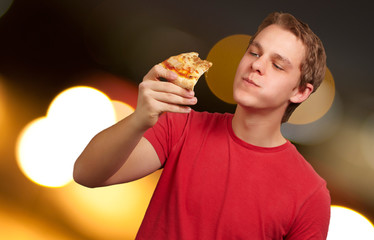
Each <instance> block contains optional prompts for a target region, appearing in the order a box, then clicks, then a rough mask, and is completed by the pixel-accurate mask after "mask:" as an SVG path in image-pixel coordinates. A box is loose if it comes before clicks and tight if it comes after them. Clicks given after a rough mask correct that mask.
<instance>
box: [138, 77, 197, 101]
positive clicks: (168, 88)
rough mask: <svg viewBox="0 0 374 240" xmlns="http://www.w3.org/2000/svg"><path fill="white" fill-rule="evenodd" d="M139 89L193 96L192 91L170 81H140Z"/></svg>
mask: <svg viewBox="0 0 374 240" xmlns="http://www.w3.org/2000/svg"><path fill="white" fill-rule="evenodd" d="M139 90H140V91H147V90H151V92H152V91H154V92H160V93H170V94H175V95H178V96H181V97H185V98H193V97H194V96H195V92H194V91H190V90H187V89H184V88H182V87H180V86H177V85H175V84H173V83H170V82H159V81H150V80H146V81H143V82H141V83H140V85H139Z"/></svg>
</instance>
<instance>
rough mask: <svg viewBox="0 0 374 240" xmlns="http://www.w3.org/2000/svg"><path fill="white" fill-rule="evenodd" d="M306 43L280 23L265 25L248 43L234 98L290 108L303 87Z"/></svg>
mask: <svg viewBox="0 0 374 240" xmlns="http://www.w3.org/2000/svg"><path fill="white" fill-rule="evenodd" d="M304 55H305V47H304V44H303V43H302V42H301V40H299V39H298V38H297V37H296V36H295V35H293V34H292V33H291V32H289V31H287V30H284V29H282V28H281V27H279V26H277V25H274V24H273V25H270V26H268V27H266V28H265V29H263V30H262V31H261V32H260V33H259V34H258V35H257V36H256V38H255V39H254V41H253V42H252V44H251V45H250V46H249V47H248V49H247V51H246V53H245V54H244V56H243V58H242V60H241V61H240V63H239V65H238V68H237V71H236V75H235V79H234V99H235V101H236V102H237V103H238V104H239V105H241V106H243V107H250V108H258V109H274V108H282V109H283V108H284V109H285V108H286V107H287V105H288V103H289V102H290V101H293V100H292V96H294V95H295V94H296V93H297V92H298V91H299V88H298V86H299V79H300V74H301V73H300V64H301V62H302V60H303V58H304Z"/></svg>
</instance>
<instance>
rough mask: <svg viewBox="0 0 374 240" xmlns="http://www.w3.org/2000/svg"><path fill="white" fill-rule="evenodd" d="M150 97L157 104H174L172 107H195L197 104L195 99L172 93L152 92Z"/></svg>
mask: <svg viewBox="0 0 374 240" xmlns="http://www.w3.org/2000/svg"><path fill="white" fill-rule="evenodd" d="M151 97H152V98H153V99H155V100H157V101H159V102H164V103H169V104H174V105H195V104H196V103H197V98H196V97H183V96H180V95H177V94H173V93H165V92H156V91H155V92H152V93H151Z"/></svg>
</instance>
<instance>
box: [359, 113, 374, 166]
mask: <svg viewBox="0 0 374 240" xmlns="http://www.w3.org/2000/svg"><path fill="white" fill-rule="evenodd" d="M359 140H360V148H361V151H362V154H363V156H364V159H365V160H366V162H367V163H368V165H369V166H371V167H372V168H374V113H373V114H371V115H370V116H369V117H368V118H367V119H365V120H364V123H363V124H362V127H361V129H360V131H359Z"/></svg>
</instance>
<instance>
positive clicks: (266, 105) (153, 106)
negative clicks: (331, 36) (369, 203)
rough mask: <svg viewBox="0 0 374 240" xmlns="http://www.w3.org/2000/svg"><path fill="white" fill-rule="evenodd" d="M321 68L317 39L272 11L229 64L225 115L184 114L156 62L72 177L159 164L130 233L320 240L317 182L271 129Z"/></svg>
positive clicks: (137, 171) (183, 97) (88, 178)
mask: <svg viewBox="0 0 374 240" xmlns="http://www.w3.org/2000/svg"><path fill="white" fill-rule="evenodd" d="M325 65H326V60H325V52H324V49H323V46H322V43H321V42H320V40H319V39H318V38H317V37H316V36H315V35H314V34H313V32H312V31H311V30H310V29H309V27H308V26H307V25H305V24H303V23H301V22H300V21H298V20H296V19H295V18H294V17H293V16H292V15H289V14H282V13H273V14H270V15H269V16H268V17H267V18H266V19H265V20H264V22H263V23H262V24H261V25H260V27H259V29H258V32H257V33H256V34H255V36H254V37H253V38H252V39H251V41H250V44H249V47H248V49H247V51H246V52H245V54H244V56H243V58H242V60H241V62H240V63H239V66H238V68H237V72H236V76H235V80H234V99H235V100H236V102H237V109H236V111H235V114H218V113H207V112H203V113H198V112H195V111H192V110H191V109H190V108H189V107H186V106H188V105H194V104H196V101H197V100H196V98H195V97H194V93H193V92H190V91H187V90H185V89H182V88H180V87H178V86H176V85H174V84H172V83H170V82H163V81H159V78H161V77H163V78H166V79H169V80H173V79H174V78H175V77H176V76H175V75H174V73H173V72H170V71H167V70H165V69H163V68H161V67H159V66H157V65H156V66H155V67H154V68H152V69H151V70H150V72H149V73H148V74H147V75H146V76H145V77H144V80H143V82H142V83H141V84H140V85H139V97H138V105H137V108H136V110H135V112H134V113H133V114H132V115H130V116H129V117H127V118H125V119H123V120H122V121H120V122H118V123H117V124H115V125H114V126H112V127H110V128H108V129H106V130H104V131H102V132H101V133H99V134H98V135H97V136H95V137H94V138H93V139H92V141H91V142H90V143H89V144H88V146H87V147H86V149H85V150H84V151H83V153H82V154H81V156H80V157H79V158H78V160H77V161H76V164H75V169H74V178H75V180H76V181H77V182H78V183H80V184H82V185H85V186H88V187H98V186H106V185H111V184H118V183H124V182H129V181H132V180H135V179H138V178H141V177H143V176H146V175H147V174H149V173H152V172H153V171H155V170H157V169H160V168H163V172H162V175H161V177H160V180H159V183H158V185H157V188H156V190H155V193H154V196H153V197H152V200H151V203H150V205H149V207H148V210H147V213H146V215H145V217H144V220H143V223H142V225H141V227H140V230H139V232H138V235H137V239H303V240H305V239H326V236H327V231H328V224H329V217H330V196H329V192H328V190H327V188H326V183H325V181H324V180H323V179H322V178H320V177H319V176H318V175H317V173H316V172H315V171H314V170H313V168H312V167H311V166H310V164H308V163H307V162H306V160H305V159H304V158H303V157H302V156H301V155H300V154H299V153H298V151H297V150H296V148H295V147H294V146H293V145H292V144H291V143H290V142H289V141H288V140H286V139H285V138H284V137H283V136H282V134H281V131H280V126H281V123H282V122H284V121H286V120H287V119H288V117H289V115H290V114H291V113H292V111H293V110H294V109H295V107H296V106H297V105H298V104H300V103H301V102H303V101H304V100H305V99H307V98H308V96H309V95H310V94H311V93H312V92H313V91H314V90H315V89H316V88H317V87H318V85H319V84H320V83H321V81H322V80H323V78H324V72H325V68H326V66H325ZM161 113H164V114H161Z"/></svg>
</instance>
